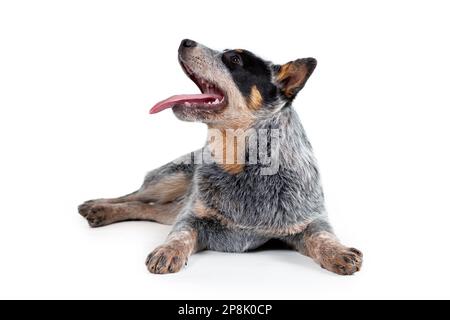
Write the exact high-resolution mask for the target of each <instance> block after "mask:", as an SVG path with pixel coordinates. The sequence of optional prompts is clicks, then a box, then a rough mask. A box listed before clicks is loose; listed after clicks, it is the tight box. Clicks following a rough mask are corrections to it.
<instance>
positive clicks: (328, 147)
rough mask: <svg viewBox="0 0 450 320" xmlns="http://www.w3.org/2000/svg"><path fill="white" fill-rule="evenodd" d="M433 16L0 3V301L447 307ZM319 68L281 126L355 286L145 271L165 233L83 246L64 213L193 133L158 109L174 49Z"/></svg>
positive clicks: (121, 189)
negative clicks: (400, 302) (393, 301)
mask: <svg viewBox="0 0 450 320" xmlns="http://www.w3.org/2000/svg"><path fill="white" fill-rule="evenodd" d="M448 14H449V7H448V4H447V2H446V1H421V2H417V1H372V2H366V1H364V2H363V1H329V2H322V1H311V2H308V3H303V2H300V1H281V0H277V1H234V0H227V1H220V2H219V1H180V2H173V1H169V0H165V1H1V2H0V46H1V48H0V106H1V108H0V113H1V114H0V136H1V158H0V159H1V167H0V170H1V171H0V188H1V189H0V195H1V207H0V214H1V217H0V248H1V250H0V298H130V299H131V298H138V299H141V298H142V299H155V298H159V299H167V298H181V299H183V298H191V299H196V298H247V299H258V298H267V299H272V298H273V299H279V298H280V299H281V298H285V299H299V298H307V299H309V298H311V299H312V298H357V299H360V298H450V294H449V289H448V288H449V287H450V275H449V269H448V268H449V262H450V259H449V250H448V247H449V238H448V228H449V222H450V217H449V215H450V210H449V207H450V206H449V202H448V199H449V178H450V170H449V162H450V152H449V137H450V129H449V126H448V123H449V120H450V118H449V116H450V111H449V110H450V109H449V108H450V103H449V102H450V98H449V72H450V62H449V61H450V59H449V58H450V47H449V41H448V31H449V30H450V22H449V19H448ZM186 37H188V38H191V39H194V40H197V41H199V42H202V43H204V44H206V45H208V46H210V47H212V48H216V49H225V48H246V49H249V50H251V51H253V52H256V53H258V54H260V55H261V56H263V57H264V58H267V59H270V60H273V61H274V62H277V63H283V62H287V61H289V60H292V59H295V58H302V57H308V56H312V57H315V58H317V60H318V67H317V69H316V71H315V73H314V74H313V75H312V77H311V78H310V80H309V83H308V84H307V85H306V87H305V88H304V90H303V91H302V92H301V93H300V95H299V97H298V98H297V100H296V103H295V108H296V110H297V111H298V112H299V113H300V117H301V119H302V122H303V124H304V126H305V128H306V130H307V133H308V135H309V138H310V140H311V142H312V144H313V146H314V149H315V153H316V156H317V158H318V160H319V165H320V168H321V173H322V176H323V185H324V189H325V195H326V199H327V206H328V210H329V212H330V217H331V220H332V222H333V224H334V226H335V229H336V231H337V233H338V235H339V236H340V238H341V240H342V241H343V242H344V243H346V244H348V245H352V246H355V247H357V248H359V249H361V250H362V251H363V252H364V254H365V261H364V266H363V269H362V271H361V272H360V273H358V274H356V275H355V276H352V277H340V276H337V275H334V274H331V273H328V272H326V271H323V270H322V269H320V267H318V266H317V265H315V264H314V263H313V262H311V261H310V260H309V259H308V258H305V257H303V256H301V255H299V254H297V253H295V252H291V251H281V250H269V251H260V252H252V253H246V254H224V253H217V252H204V253H201V254H198V255H195V256H193V257H192V258H191V259H190V263H189V266H188V268H186V269H184V270H182V272H180V273H178V274H175V275H168V276H157V275H152V274H149V273H148V272H147V270H146V268H145V265H144V261H145V258H146V256H147V254H148V253H149V252H151V251H152V249H153V248H154V247H156V246H157V245H159V244H161V242H162V241H164V239H165V237H166V234H167V233H168V232H169V230H170V227H167V226H161V225H157V224H155V223H150V222H130V223H121V224H116V225H113V226H109V227H105V228H100V229H90V228H89V227H88V226H87V223H86V222H85V221H84V220H83V219H82V218H81V217H80V216H79V215H78V213H77V210H76V209H77V205H78V204H80V203H81V202H83V201H84V200H88V199H91V198H97V197H114V196H119V195H122V194H125V193H128V192H131V191H134V190H135V189H137V188H138V187H139V186H140V183H141V181H142V179H143V176H144V174H145V173H146V172H147V171H148V170H150V169H153V168H156V167H158V166H160V165H162V164H164V163H166V162H168V161H170V160H172V159H174V158H175V157H177V156H179V155H182V154H184V153H186V152H189V151H191V150H193V149H196V148H198V147H200V146H201V145H202V144H203V141H204V140H205V127H204V126H203V125H202V124H198V123H183V122H180V121H178V120H177V119H176V118H175V117H174V116H173V114H172V113H171V112H170V111H165V112H162V113H160V114H157V115H152V116H150V115H148V110H149V108H150V107H151V106H152V105H153V104H154V103H156V102H157V101H159V100H161V99H164V98H166V97H168V96H169V95H172V94H177V93H195V92H197V89H196V87H195V85H194V84H193V83H191V81H190V80H189V79H187V78H186V77H185V76H184V75H183V73H182V71H181V69H180V67H179V66H178V64H177V48H178V45H179V42H180V40H181V39H183V38H186Z"/></svg>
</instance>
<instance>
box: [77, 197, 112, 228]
mask: <svg viewBox="0 0 450 320" xmlns="http://www.w3.org/2000/svg"><path fill="white" fill-rule="evenodd" d="M110 210H111V208H110V206H108V205H107V204H101V203H99V202H98V201H95V200H90V201H86V202H85V203H83V204H81V205H79V206H78V212H79V213H80V215H81V216H83V217H84V218H86V220H87V221H88V223H89V225H90V226H91V227H92V228H96V227H101V226H104V225H107V224H108V223H107V219H106V218H107V215H108V212H109V211H110Z"/></svg>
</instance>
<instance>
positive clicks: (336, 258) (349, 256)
mask: <svg viewBox="0 0 450 320" xmlns="http://www.w3.org/2000/svg"><path fill="white" fill-rule="evenodd" d="M362 258H363V254H362V252H361V251H359V250H358V249H355V248H347V247H339V248H336V251H334V252H333V254H332V255H330V256H328V257H326V258H325V259H323V260H322V261H320V266H321V267H322V268H324V269H327V270H329V271H332V272H334V273H337V274H339V275H352V274H354V273H355V272H358V271H359V270H361V266H362V261H363V259H362Z"/></svg>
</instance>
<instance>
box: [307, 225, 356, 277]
mask: <svg viewBox="0 0 450 320" xmlns="http://www.w3.org/2000/svg"><path fill="white" fill-rule="evenodd" d="M304 242H305V246H306V254H307V255H308V256H310V257H311V258H312V259H313V260H314V261H316V262H317V263H318V264H320V265H321V266H322V268H324V269H327V270H329V271H332V272H334V273H337V274H341V275H350V274H353V273H355V272H357V271H359V270H360V269H361V265H362V253H361V252H360V251H359V250H357V249H354V248H348V247H345V246H344V245H342V244H341V243H340V242H339V240H338V239H337V238H336V236H335V235H333V234H331V233H329V232H319V233H315V234H313V235H311V236H308V237H306V236H305V239H304Z"/></svg>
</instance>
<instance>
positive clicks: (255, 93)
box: [247, 85, 263, 111]
mask: <svg viewBox="0 0 450 320" xmlns="http://www.w3.org/2000/svg"><path fill="white" fill-rule="evenodd" d="M247 101H248V103H247V105H248V108H249V109H250V110H253V111H256V110H258V109H260V108H261V107H262V105H263V98H262V96H261V92H259V90H258V88H257V87H256V85H254V86H253V87H252V89H251V91H250V96H249V97H248V99H247Z"/></svg>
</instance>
